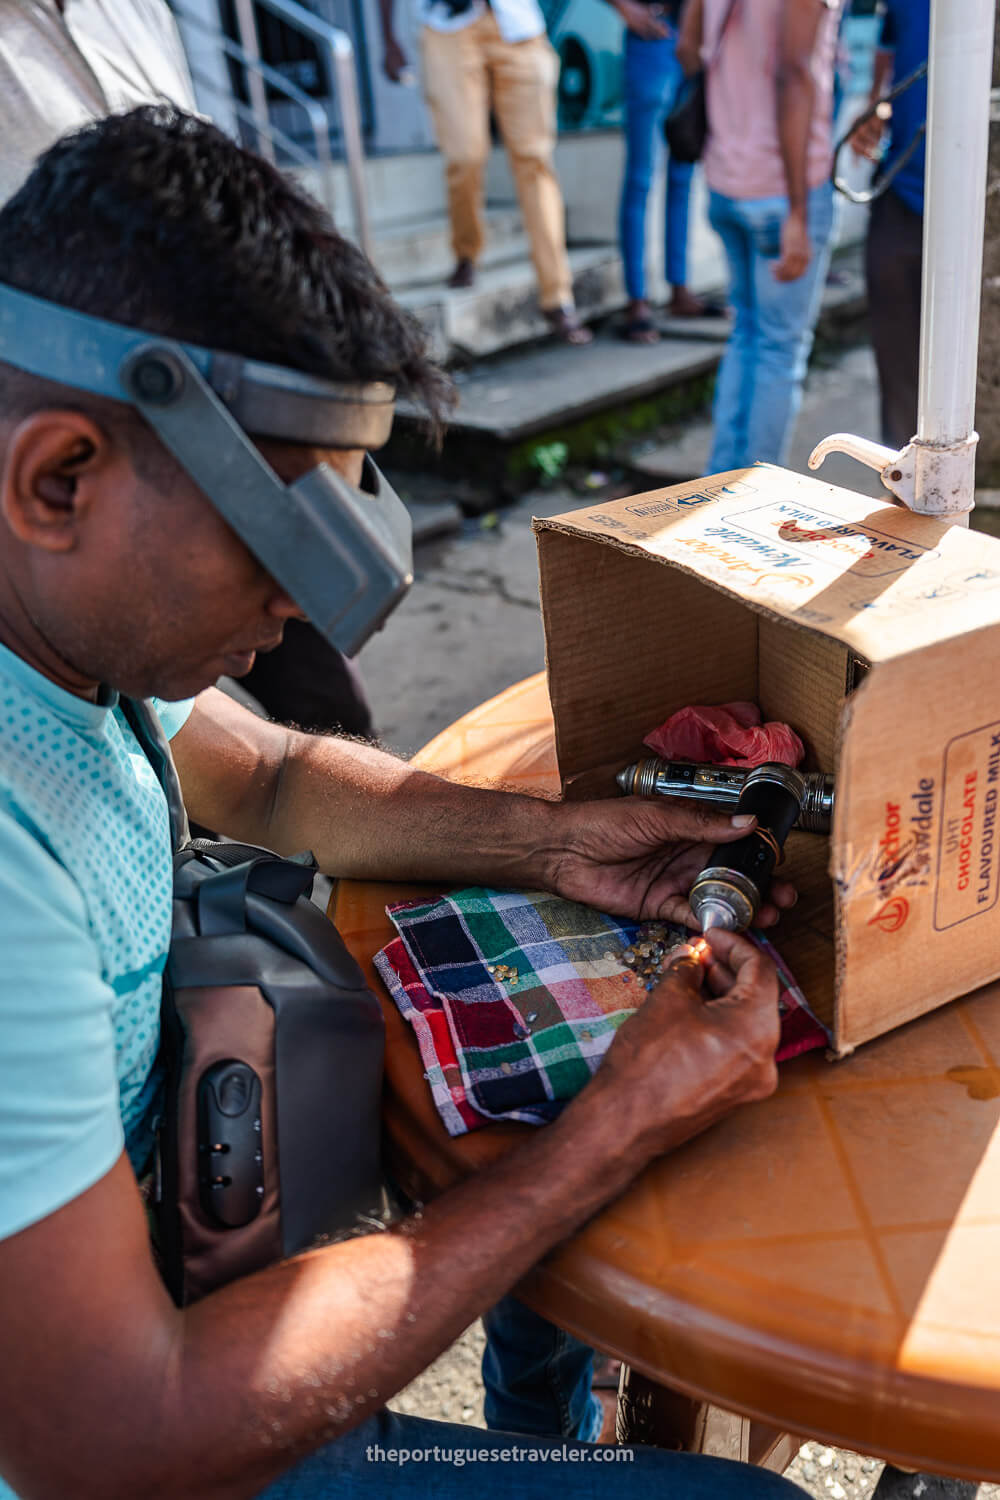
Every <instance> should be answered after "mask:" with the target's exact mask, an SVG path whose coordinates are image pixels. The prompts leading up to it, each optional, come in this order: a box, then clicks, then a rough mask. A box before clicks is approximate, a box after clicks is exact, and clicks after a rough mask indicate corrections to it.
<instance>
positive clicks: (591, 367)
mask: <svg viewBox="0 0 1000 1500" xmlns="http://www.w3.org/2000/svg"><path fill="white" fill-rule="evenodd" d="M721 348H722V345H721V343H718V342H717V343H716V344H714V345H713V344H710V343H708V342H706V341H705V340H704V339H689V340H686V341H685V340H683V339H663V340H662V341H661V342H660V343H659V344H627V343H625V342H623V341H622V340H621V339H619V338H617V337H616V336H615V334H614V333H613V332H609V331H604V332H602V333H601V334H599V335H598V337H597V338H596V339H595V340H594V342H593V343H592V344H589V345H587V346H586V347H584V348H574V347H572V346H567V345H566V344H557V343H555V342H552V341H550V342H549V343H546V344H542V345H539V346H537V347H535V348H532V349H525V350H520V351H518V352H516V353H513V352H512V353H510V354H508V355H506V356H504V357H502V358H498V359H494V360H490V362H489V364H484V365H479V366H477V367H475V368H473V369H471V370H468V371H461V370H460V371H458V372H457V373H456V384H457V387H458V393H459V404H458V409H457V410H456V412H455V414H454V416H453V417H452V419H451V421H450V423H449V429H448V431H449V440H453V439H455V438H457V437H458V436H459V435H468V436H470V437H475V436H480V437H483V438H490V439H493V440H495V441H499V442H506V443H510V442H520V441H523V440H524V439H527V438H531V437H534V436H537V435H538V434H539V433H544V432H547V431H549V430H550V429H554V428H558V427H559V426H560V425H561V424H563V423H566V422H574V423H575V422H580V421H583V420H585V419H586V418H587V417H589V416H592V415H593V414H594V413H595V412H599V411H603V410H605V409H606V408H608V407H614V406H625V405H628V404H630V403H633V402H638V401H642V400H643V399H644V398H646V397H648V396H652V395H655V394H657V393H658V392H660V391H662V390H663V389H664V387H666V386H668V385H671V384H675V383H676V382H678V381H684V380H691V379H693V378H694V377H695V376H697V375H704V374H706V373H707V372H710V371H711V370H713V369H714V368H715V365H716V363H717V362H718V359H719V354H720V351H721ZM403 410H404V411H405V407H404V408H403Z"/></svg>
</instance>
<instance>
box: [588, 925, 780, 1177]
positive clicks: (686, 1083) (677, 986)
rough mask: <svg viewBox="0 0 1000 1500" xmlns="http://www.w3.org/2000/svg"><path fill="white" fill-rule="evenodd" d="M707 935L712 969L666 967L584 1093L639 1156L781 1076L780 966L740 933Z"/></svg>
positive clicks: (768, 1089) (662, 1147)
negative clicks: (777, 1060)
mask: <svg viewBox="0 0 1000 1500" xmlns="http://www.w3.org/2000/svg"><path fill="white" fill-rule="evenodd" d="M708 941H709V943H710V945H711V948H712V952H713V955H714V957H713V961H712V963H711V965H710V966H709V968H708V972H707V974H706V972H705V967H704V965H703V964H702V963H700V962H697V961H696V962H690V961H689V962H684V961H683V960H682V961H681V962H679V963H676V964H675V965H674V966H673V967H672V968H671V969H670V970H668V971H667V973H666V974H665V976H664V978H663V979H662V980H661V982H660V983H659V984H658V985H657V987H656V989H655V990H653V991H652V992H651V994H650V996H649V999H648V1000H646V1001H645V1002H644V1004H642V1005H641V1006H640V1007H639V1009H638V1010H637V1011H636V1013H635V1015H634V1016H632V1017H631V1018H630V1019H629V1020H628V1021H626V1022H625V1024H624V1026H622V1027H621V1029H620V1030H619V1032H618V1034H617V1036H616V1037H615V1039H614V1041H613V1042H612V1044H611V1046H610V1048H609V1049H608V1052H607V1055H606V1056H605V1058H604V1061H603V1062H602V1063H601V1065H600V1067H599V1068H598V1070H597V1073H596V1075H595V1077H594V1079H593V1081H592V1082H591V1083H590V1084H589V1085H588V1087H587V1088H586V1089H585V1090H584V1092H583V1094H582V1095H581V1100H580V1107H581V1108H586V1109H590V1110H594V1108H595V1106H601V1107H603V1108H605V1109H607V1110H608V1112H609V1114H611V1115H613V1117H614V1119H615V1123H616V1127H617V1128H619V1129H620V1130H621V1131H622V1135H623V1141H624V1142H627V1146H626V1149H628V1150H634V1151H635V1160H636V1162H637V1163H643V1162H645V1161H647V1160H649V1159H650V1158H651V1157H653V1156H656V1155H659V1154H661V1153H662V1152H664V1151H668V1150H671V1149H672V1148H673V1147H674V1146H677V1145H679V1144H680V1142H681V1141H684V1140H687V1139H689V1138H690V1137H691V1136H693V1135H696V1134H698V1132H699V1131H701V1130H705V1129H706V1128H707V1127H708V1126H709V1125H712V1124H714V1123H715V1121H716V1120H718V1119H721V1117H722V1116H723V1115H725V1114H728V1112H729V1111H730V1110H731V1109H733V1108H735V1107H736V1105H738V1104H745V1103H749V1102H751V1101H752V1100H755V1099H764V1098H766V1097H767V1096H768V1095H769V1094H771V1093H773V1091H774V1088H775V1085H776V1083H777V1077H778V1074H777V1068H776V1066H775V1062H774V1054H775V1052H776V1050H777V1047H778V1039H779V1032H780V1022H779V1016H778V977H777V974H776V973H775V970H774V967H773V965H772V964H771V963H770V961H769V960H768V959H766V958H764V956H763V955H762V954H761V953H760V952H759V951H758V950H757V949H756V948H755V947H754V946H753V944H752V943H750V942H748V941H747V939H746V938H743V937H738V936H737V935H736V934H735V933H731V932H712V933H711V934H710V936H709V939H708ZM713 997H714V998H713ZM609 1096H610V1099H611V1100H613V1103H611V1102H609Z"/></svg>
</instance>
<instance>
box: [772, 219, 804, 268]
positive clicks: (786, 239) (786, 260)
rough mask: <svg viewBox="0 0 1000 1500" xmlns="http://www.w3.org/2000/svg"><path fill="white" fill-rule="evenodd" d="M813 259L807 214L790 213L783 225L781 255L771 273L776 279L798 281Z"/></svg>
mask: <svg viewBox="0 0 1000 1500" xmlns="http://www.w3.org/2000/svg"><path fill="white" fill-rule="evenodd" d="M811 259H812V246H811V245H810V243H809V230H808V229H807V228H806V219H805V214H802V213H794V212H793V213H790V214H789V215H788V217H787V218H786V219H785V221H784V223H783V224H782V226H781V255H780V257H779V259H778V260H777V261H776V262H775V265H774V267H773V268H772V272H771V274H772V275H773V277H774V279H775V281H798V279H799V277H800V276H804V275H805V273H806V271H807V270H808V268H809V262H810V260H811Z"/></svg>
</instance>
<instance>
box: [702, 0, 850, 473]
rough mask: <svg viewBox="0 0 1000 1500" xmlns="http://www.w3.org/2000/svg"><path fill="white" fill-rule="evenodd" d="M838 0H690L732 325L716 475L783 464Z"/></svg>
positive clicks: (813, 264)
mask: <svg viewBox="0 0 1000 1500" xmlns="http://www.w3.org/2000/svg"><path fill="white" fill-rule="evenodd" d="M840 8H841V0H690V3H689V5H688V6H687V8H686V9H685V12H684V17H683V22H682V28H681V36H680V38H679V39H678V48H677V50H678V55H679V56H680V58H681V61H682V63H683V65H684V66H685V68H686V69H688V70H690V69H692V68H694V67H697V66H698V65H699V62H701V61H703V60H706V59H707V80H706V99H707V108H708V140H707V143H706V147H705V152H704V167H705V178H706V181H707V183H708V187H709V192H710V197H709V221H710V223H711V224H712V227H713V228H714V229H715V231H716V233H717V234H719V236H720V237H721V239H722V243H723V246H724V247H725V251H726V259H727V261H728V262H729V277H730V302H731V304H732V308H733V313H734V323H733V328H732V332H731V334H730V337H729V341H728V343H727V345H726V350H725V353H724V355H723V359H722V365H721V368H720V370H719V377H718V381H717V384H716V389H715V404H714V410H713V421H714V426H715V432H714V438H713V443H712V452H711V457H710V458H709V465H708V466H709V471H710V472H713V473H718V472H720V471H722V470H726V469H735V468H742V467H743V466H744V465H746V464H752V463H755V462H757V461H766V462H771V463H786V462H787V459H788V451H789V447H790V444H791V438H792V432H793V429H794V426H795V418H796V415H797V414H798V409H799V405H800V403H801V398H802V383H803V380H804V379H805V373H806V364H807V361H808V358H809V351H810V349H811V347H812V337H813V328H814V326H815V322H816V317H817V314H818V312H819V305H820V297H821V294H822V289H823V284H824V281H825V279H826V271H827V267H828V264H829V254H830V240H831V234H832V230H833V189H832V187H831V185H830V181H829V178H830V166H831V158H832V141H831V132H832V106H833V77H834V64H835V60H836V49H837V37H838V26H839V14H840Z"/></svg>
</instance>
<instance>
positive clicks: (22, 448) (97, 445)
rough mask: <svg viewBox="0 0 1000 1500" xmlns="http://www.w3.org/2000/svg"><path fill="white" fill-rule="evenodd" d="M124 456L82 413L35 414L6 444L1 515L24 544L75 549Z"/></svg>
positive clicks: (0, 478)
mask: <svg viewBox="0 0 1000 1500" xmlns="http://www.w3.org/2000/svg"><path fill="white" fill-rule="evenodd" d="M121 456H122V455H121V453H120V451H119V450H118V449H117V448H116V445H114V444H113V442H112V440H111V439H110V437H109V436H108V434H107V433H106V432H105V431H104V430H103V429H102V428H101V427H100V426H98V424H97V423H96V422H94V421H93V420H92V419H91V418H90V417H88V416H86V415H85V414H84V413H83V412H77V411H60V410H56V409H53V410H51V411H37V412H32V414H31V416H30V417H25V418H24V420H23V421H22V422H19V423H18V424H17V426H16V427H15V428H14V430H13V432H12V433H11V435H10V439H9V441H8V442H7V444H6V445H5V452H4V456H3V464H2V468H0V514H2V516H3V518H4V520H5V521H6V523H7V525H8V526H9V527H10V530H11V531H12V532H13V534H14V536H16V537H17V539H18V540H19V541H21V542H23V543H25V545H27V546H33V547H42V548H44V550H45V551H47V552H72V551H73V550H74V548H75V547H76V546H77V545H78V542H79V531H80V526H81V524H82V522H83V521H84V520H85V519H86V515H87V512H88V510H89V508H90V505H91V504H92V502H93V500H94V498H95V496H96V493H97V490H98V488H99V485H100V483H101V481H102V478H103V480H104V481H105V482H107V478H108V476H109V473H110V470H111V469H112V467H113V466H115V464H116V460H117V462H118V463H120V462H121Z"/></svg>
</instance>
